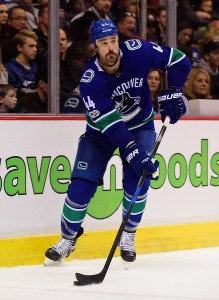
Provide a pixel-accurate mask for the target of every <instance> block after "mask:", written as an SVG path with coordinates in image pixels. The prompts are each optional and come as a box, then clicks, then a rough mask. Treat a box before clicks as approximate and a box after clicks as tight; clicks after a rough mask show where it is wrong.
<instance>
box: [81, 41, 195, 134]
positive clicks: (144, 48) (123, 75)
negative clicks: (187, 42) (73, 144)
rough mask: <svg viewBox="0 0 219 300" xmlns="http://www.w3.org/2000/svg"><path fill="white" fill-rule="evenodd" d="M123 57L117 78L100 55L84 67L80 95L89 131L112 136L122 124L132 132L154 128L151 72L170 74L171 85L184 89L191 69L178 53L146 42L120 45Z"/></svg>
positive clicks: (185, 59)
mask: <svg viewBox="0 0 219 300" xmlns="http://www.w3.org/2000/svg"><path fill="white" fill-rule="evenodd" d="M120 56H121V63H120V68H119V70H118V72H117V73H116V74H114V75H109V74H107V73H106V72H105V71H104V70H103V69H102V68H101V67H100V65H99V63H98V57H97V55H95V56H94V57H92V58H91V60H90V61H89V63H88V64H87V66H86V68H85V71H84V73H83V76H82V78H81V81H80V93H81V95H82V97H83V101H84V103H85V105H86V109H87V112H86V119H87V131H88V132H93V131H99V132H102V133H103V134H106V135H108V136H110V134H111V132H112V131H113V130H114V129H116V128H117V127H118V126H119V124H120V123H121V122H123V123H125V124H126V126H127V128H128V129H129V130H130V131H132V130H135V129H136V128H139V127H141V126H148V128H151V126H152V127H153V119H154V113H153V108H152V100H151V96H150V91H149V87H148V82H147V77H148V72H149V70H150V69H160V70H163V71H164V72H166V71H167V81H168V86H169V87H182V86H183V85H184V83H185V81H186V79H187V76H188V74H189V71H190V68H191V65H190V61H189V59H188V58H187V57H186V56H185V54H183V53H182V52H180V51H179V50H177V49H175V48H171V47H167V46H162V47H161V46H158V45H156V44H153V43H150V42H147V41H143V40H137V39H136V40H129V41H126V42H124V43H121V44H120ZM121 138H122V137H121Z"/></svg>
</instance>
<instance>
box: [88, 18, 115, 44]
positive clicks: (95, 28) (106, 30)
mask: <svg viewBox="0 0 219 300" xmlns="http://www.w3.org/2000/svg"><path fill="white" fill-rule="evenodd" d="M116 34H118V28H117V26H116V25H115V24H114V23H113V22H112V21H110V20H107V19H101V20H99V21H96V22H93V23H92V24H91V27H90V36H91V41H92V43H94V45H96V40H98V39H102V38H104V37H107V36H110V35H116Z"/></svg>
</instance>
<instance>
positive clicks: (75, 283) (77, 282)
mask: <svg viewBox="0 0 219 300" xmlns="http://www.w3.org/2000/svg"><path fill="white" fill-rule="evenodd" d="M74 285H77V286H82V285H83V284H81V283H80V282H79V281H74Z"/></svg>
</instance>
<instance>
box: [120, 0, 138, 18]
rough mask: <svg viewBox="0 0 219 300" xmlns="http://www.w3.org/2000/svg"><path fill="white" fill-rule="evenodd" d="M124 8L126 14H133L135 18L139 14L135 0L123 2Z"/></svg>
mask: <svg viewBox="0 0 219 300" xmlns="http://www.w3.org/2000/svg"><path fill="white" fill-rule="evenodd" d="M124 8H125V10H126V11H127V12H130V13H131V14H135V15H136V16H137V14H138V12H139V7H138V1H137V0H125V2H124Z"/></svg>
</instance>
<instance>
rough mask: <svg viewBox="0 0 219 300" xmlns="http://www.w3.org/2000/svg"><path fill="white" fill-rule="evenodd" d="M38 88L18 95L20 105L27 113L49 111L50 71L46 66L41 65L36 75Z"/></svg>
mask: <svg viewBox="0 0 219 300" xmlns="http://www.w3.org/2000/svg"><path fill="white" fill-rule="evenodd" d="M35 81H36V86H37V88H36V90H35V91H34V92H33V93H23V94H22V95H21V96H20V97H18V105H19V106H20V107H22V108H23V109H24V111H25V112H26V113H48V71H47V67H46V66H42V67H39V68H38V69H37V71H36V76H35Z"/></svg>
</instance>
